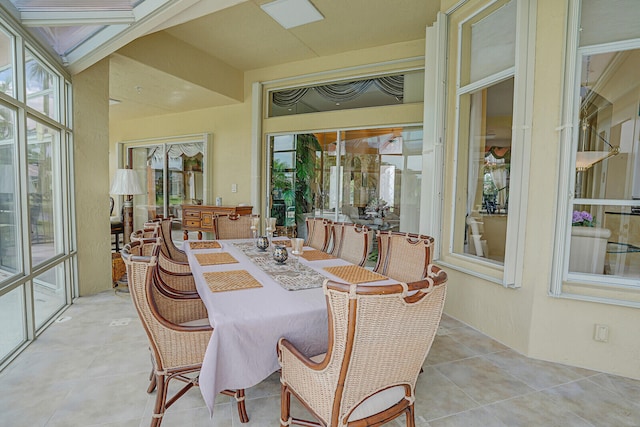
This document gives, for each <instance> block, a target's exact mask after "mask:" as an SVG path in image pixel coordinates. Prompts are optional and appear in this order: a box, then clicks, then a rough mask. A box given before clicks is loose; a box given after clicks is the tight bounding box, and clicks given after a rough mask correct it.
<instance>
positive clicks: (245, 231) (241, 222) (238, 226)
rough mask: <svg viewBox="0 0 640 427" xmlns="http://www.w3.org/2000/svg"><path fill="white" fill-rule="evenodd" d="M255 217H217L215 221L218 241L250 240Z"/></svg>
mask: <svg viewBox="0 0 640 427" xmlns="http://www.w3.org/2000/svg"><path fill="white" fill-rule="evenodd" d="M252 216H253V215H238V214H231V215H216V216H215V219H214V224H215V226H214V227H215V230H216V239H220V240H225V239H250V238H251V237H253V233H252V231H251V217H252Z"/></svg>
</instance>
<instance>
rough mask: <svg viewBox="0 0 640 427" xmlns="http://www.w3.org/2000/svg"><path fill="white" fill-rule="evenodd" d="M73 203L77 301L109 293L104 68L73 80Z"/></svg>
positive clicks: (106, 67) (106, 66)
mask: <svg viewBox="0 0 640 427" xmlns="http://www.w3.org/2000/svg"><path fill="white" fill-rule="evenodd" d="M72 83H73V118H74V132H73V135H74V157H75V159H74V162H75V202H76V224H77V236H78V238H77V241H78V286H79V291H80V295H91V294H94V293H96V292H100V291H104V290H107V289H111V287H112V285H111V257H110V255H109V253H110V250H111V239H110V236H111V229H110V225H109V183H110V181H109V163H108V162H106V161H105V159H107V158H108V153H109V62H108V60H102V61H100V62H99V63H97V64H95V65H94V66H92V67H90V68H88V69H87V70H85V71H83V72H82V73H80V74H77V75H75V76H73V81H72Z"/></svg>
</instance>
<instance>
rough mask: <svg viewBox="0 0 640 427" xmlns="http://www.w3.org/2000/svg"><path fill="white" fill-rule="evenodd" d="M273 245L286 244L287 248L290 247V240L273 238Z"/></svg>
mask: <svg viewBox="0 0 640 427" xmlns="http://www.w3.org/2000/svg"><path fill="white" fill-rule="evenodd" d="M273 245H274V246H286V247H288V248H290V247H291V240H289V239H286V240H274V241H273Z"/></svg>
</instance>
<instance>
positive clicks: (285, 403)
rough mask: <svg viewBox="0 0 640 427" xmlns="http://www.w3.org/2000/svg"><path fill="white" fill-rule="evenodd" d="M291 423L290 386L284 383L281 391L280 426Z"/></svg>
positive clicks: (283, 426)
mask: <svg viewBox="0 0 640 427" xmlns="http://www.w3.org/2000/svg"><path fill="white" fill-rule="evenodd" d="M290 424H291V393H290V392H289V388H288V387H287V386H286V385H284V384H282V387H281V391H280V427H287V426H288V425H290Z"/></svg>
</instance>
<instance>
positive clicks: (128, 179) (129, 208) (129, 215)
mask: <svg viewBox="0 0 640 427" xmlns="http://www.w3.org/2000/svg"><path fill="white" fill-rule="evenodd" d="M109 192H110V193H111V194H113V195H117V196H126V198H125V201H124V208H123V210H122V214H123V218H122V223H123V224H124V238H123V240H124V243H125V244H127V243H129V242H130V240H131V233H133V195H135V194H144V190H143V189H142V186H141V185H140V180H138V174H136V171H134V170H133V169H118V170H116V174H115V175H114V177H113V182H112V183H111V190H110V191H109Z"/></svg>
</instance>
